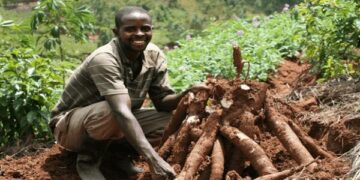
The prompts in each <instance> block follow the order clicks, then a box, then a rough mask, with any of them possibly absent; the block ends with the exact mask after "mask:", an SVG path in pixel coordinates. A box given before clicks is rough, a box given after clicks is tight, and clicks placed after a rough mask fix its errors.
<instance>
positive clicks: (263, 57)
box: [167, 13, 302, 90]
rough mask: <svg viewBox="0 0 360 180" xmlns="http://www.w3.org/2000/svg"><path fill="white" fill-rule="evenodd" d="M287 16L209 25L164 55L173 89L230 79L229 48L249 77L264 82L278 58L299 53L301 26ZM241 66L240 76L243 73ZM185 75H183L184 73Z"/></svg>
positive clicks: (233, 71)
mask: <svg viewBox="0 0 360 180" xmlns="http://www.w3.org/2000/svg"><path fill="white" fill-rule="evenodd" d="M292 16H293V15H292V14H291V13H281V14H274V15H272V16H270V17H264V18H254V19H253V20H252V22H249V21H246V20H243V19H238V20H230V21H227V22H225V23H220V24H213V25H212V26H210V27H209V28H207V29H206V30H204V32H203V34H202V36H198V37H195V38H192V39H188V40H182V41H180V42H179V45H180V47H181V48H178V49H175V50H172V51H169V52H168V53H167V56H168V59H169V60H168V63H169V74H170V77H171V82H172V84H173V86H174V88H175V89H176V90H182V89H184V88H186V87H187V86H189V85H190V84H194V83H195V82H199V81H202V80H203V79H204V78H205V77H206V75H208V74H210V75H213V76H223V77H225V78H233V77H234V76H235V69H234V67H233V62H232V46H233V44H238V45H239V46H240V47H241V52H242V57H243V59H244V60H246V61H247V62H249V63H250V71H249V78H250V79H259V80H266V79H267V74H268V72H269V71H274V70H275V68H276V66H277V65H278V63H279V62H280V60H281V58H282V57H284V56H293V55H294V54H295V52H296V51H297V50H299V47H300V45H299V41H300V40H299V39H300V36H298V35H296V34H298V32H300V31H301V29H302V26H301V25H298V24H297V23H296V22H295V21H293V20H292ZM247 69H248V66H247V65H245V67H244V70H243V74H242V77H245V76H246V74H247ZM184 72H186V73H184Z"/></svg>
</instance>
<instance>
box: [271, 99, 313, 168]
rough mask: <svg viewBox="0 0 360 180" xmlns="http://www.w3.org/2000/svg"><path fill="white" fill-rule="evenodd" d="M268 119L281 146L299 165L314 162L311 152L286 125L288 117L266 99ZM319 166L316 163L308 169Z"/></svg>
mask: <svg viewBox="0 0 360 180" xmlns="http://www.w3.org/2000/svg"><path fill="white" fill-rule="evenodd" d="M265 110H266V117H267V118H266V119H267V121H268V124H269V127H270V129H271V130H272V132H273V133H274V134H275V135H276V136H277V138H278V139H279V140H280V142H281V144H282V145H283V146H284V147H285V149H286V150H287V151H288V152H289V153H290V155H291V156H292V157H293V158H294V159H295V161H296V162H297V163H298V164H307V163H309V162H311V161H313V160H314V158H313V157H312V156H311V154H310V152H309V151H308V150H307V149H306V148H305V147H304V145H303V144H302V143H301V141H300V139H299V138H298V136H297V135H296V134H295V133H294V131H293V130H292V129H291V128H290V126H289V125H288V124H287V123H286V122H288V119H287V117H286V116H284V115H282V114H280V113H279V112H277V111H276V110H275V109H274V108H273V107H272V106H271V105H270V99H268V98H267V99H266V104H265ZM316 166H317V164H316V163H313V164H311V165H309V167H308V169H309V170H310V171H313V170H314V168H315V167H316Z"/></svg>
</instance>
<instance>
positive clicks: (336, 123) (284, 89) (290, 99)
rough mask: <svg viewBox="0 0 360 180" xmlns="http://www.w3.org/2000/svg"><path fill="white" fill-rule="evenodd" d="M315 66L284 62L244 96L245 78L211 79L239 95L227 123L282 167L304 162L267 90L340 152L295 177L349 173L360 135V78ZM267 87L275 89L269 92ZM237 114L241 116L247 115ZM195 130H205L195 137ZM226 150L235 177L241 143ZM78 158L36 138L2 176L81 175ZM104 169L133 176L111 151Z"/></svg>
mask: <svg viewBox="0 0 360 180" xmlns="http://www.w3.org/2000/svg"><path fill="white" fill-rule="evenodd" d="M309 68H310V66H309V65H307V64H301V63H299V62H293V61H283V63H282V64H281V65H280V66H279V68H278V71H277V73H275V74H274V75H273V76H272V77H271V78H270V79H269V81H268V82H267V85H266V84H265V83H257V82H253V81H248V82H247V85H248V86H249V87H250V88H251V89H256V91H251V93H248V94H247V96H243V95H244V92H242V90H241V88H240V90H239V88H236V87H239V86H240V84H241V83H243V81H239V80H232V81H228V80H223V79H216V80H215V79H213V80H210V83H209V84H212V85H214V86H215V88H214V89H215V91H216V92H215V93H214V97H213V98H214V99H215V100H217V101H221V99H223V98H224V97H226V98H225V99H233V100H234V101H233V104H232V105H231V106H230V108H228V109H226V110H225V111H224V112H223V124H228V125H232V126H237V127H239V129H240V130H241V131H243V132H244V133H245V134H246V135H248V136H249V137H250V138H252V139H253V140H254V141H255V142H257V143H258V144H259V145H260V146H261V147H262V148H263V150H264V151H265V153H266V155H267V156H268V157H269V158H270V160H271V161H272V163H273V164H274V166H275V168H276V169H277V170H278V171H282V170H286V169H290V168H296V167H299V165H298V164H297V162H296V161H295V160H294V159H293V158H292V157H291V155H290V154H289V152H288V151H287V150H286V149H285V148H284V147H283V145H282V144H281V142H280V141H279V140H278V138H276V136H275V135H274V134H273V132H271V131H269V128H268V127H267V124H266V123H265V122H264V118H265V115H264V110H263V105H262V104H263V101H264V99H265V95H266V94H267V96H271V98H272V99H273V107H274V108H275V109H276V110H277V111H278V112H279V113H281V114H282V115H284V116H285V117H287V118H288V119H291V120H292V121H294V122H295V123H297V124H298V125H300V126H301V128H302V129H303V130H304V131H305V132H306V133H307V134H309V135H310V136H311V137H312V138H313V139H314V140H315V141H316V142H317V143H318V144H320V145H321V146H322V147H323V148H324V149H325V150H328V151H330V152H331V153H333V154H334V155H335V156H337V157H338V158H335V159H332V160H329V159H319V160H317V164H318V166H317V168H316V169H315V170H314V171H313V172H310V171H308V170H307V169H306V168H303V169H302V170H301V171H299V172H297V173H295V174H293V175H292V176H291V177H290V178H296V179H299V178H305V179H306V178H308V179H336V178H344V177H345V176H346V173H347V172H349V170H350V165H349V162H348V161H347V160H346V159H342V158H341V157H340V156H341V155H342V154H343V153H344V152H346V151H348V150H350V149H351V148H352V147H354V146H355V143H356V142H359V140H360V135H359V134H360V123H359V122H360V113H359V112H360V103H359V102H360V83H359V82H358V81H356V80H355V79H352V78H349V77H343V78H338V79H334V80H332V81H329V82H327V83H323V84H317V83H316V78H315V77H314V76H311V75H309ZM212 81H216V82H212ZM208 82H209V81H208ZM265 86H266V87H265ZM267 86H269V89H268V90H267V93H265V91H266V88H267ZM245 89H246V88H245ZM264 89H265V90H264ZM253 92H264V93H253ZM223 103H225V104H226V103H227V102H223ZM245 104H246V105H245ZM236 115H241V118H239V117H238V116H236ZM200 119H206V115H202V116H200ZM239 119H241V121H240V120H239ZM203 126H204V123H202V124H201V123H200V124H197V125H195V126H192V130H196V131H192V130H191V132H189V134H190V137H189V138H190V139H191V141H189V142H187V145H188V149H187V151H188V152H190V150H191V149H193V148H194V146H196V145H195V142H196V140H197V139H199V138H200V139H201V137H200V135H201V131H202V129H203V128H204V127H203ZM195 134H199V135H197V137H195V138H194V137H193V136H196V135H195ZM224 139H225V138H224ZM224 149H225V150H224V151H225V165H224V166H225V170H226V171H225V172H224V176H223V177H225V174H226V172H227V170H229V172H231V173H228V176H229V177H230V176H231V177H235V176H237V174H236V173H237V171H236V170H232V169H231V165H230V164H231V163H230V160H231V159H232V158H233V157H235V156H236V153H233V152H234V149H235V147H234V146H233V145H232V144H231V143H229V142H226V141H224ZM75 158H76V154H74V153H71V152H67V151H64V150H62V148H61V147H59V146H58V145H57V144H50V145H46V146H44V145H43V144H39V143H33V144H30V145H28V146H26V147H24V148H22V149H19V148H18V149H17V150H16V151H15V152H8V155H7V156H5V157H4V158H2V159H1V160H0V179H70V180H72V179H76V180H77V179H80V178H79V176H78V175H77V173H76V168H75ZM115 161H116V160H115ZM135 161H136V164H137V165H138V166H139V167H142V168H144V169H145V171H146V173H143V174H140V175H138V176H137V177H136V176H134V177H129V178H130V179H150V176H151V174H150V173H149V167H148V165H147V163H146V162H145V161H144V160H143V159H142V158H141V157H137V158H136V159H135ZM242 161H243V162H244V166H243V167H241V169H243V171H242V172H241V173H240V175H241V176H242V177H251V178H256V177H258V176H259V175H258V174H257V173H256V171H255V170H254V169H253V167H252V166H251V165H250V164H249V162H248V161H247V160H246V159H245V160H244V159H243V160H242ZM183 163H184V162H183ZM185 164H186V162H185ZM210 164H211V159H210V157H209V156H206V157H205V158H204V160H203V163H202V164H200V165H199V166H200V169H202V170H199V171H198V172H197V173H198V174H197V175H196V177H198V178H199V179H208V177H209V171H210V168H209V167H210ZM172 165H173V167H174V168H175V169H178V171H177V172H180V171H181V167H183V165H184V164H182V163H181V164H180V165H176V164H172ZM101 169H102V171H103V172H104V175H105V176H106V178H107V179H127V178H128V177H127V176H126V174H125V173H123V172H121V171H119V170H118V169H117V168H115V166H114V159H113V158H111V156H109V157H108V158H105V159H104V161H103V164H102V165H101ZM230 170H232V171H230ZM204 177H206V178H204Z"/></svg>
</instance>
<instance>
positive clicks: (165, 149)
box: [158, 134, 175, 159]
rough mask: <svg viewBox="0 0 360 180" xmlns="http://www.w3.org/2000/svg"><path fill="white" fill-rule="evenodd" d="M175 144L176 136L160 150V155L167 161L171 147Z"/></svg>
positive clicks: (168, 140) (172, 136)
mask: <svg viewBox="0 0 360 180" xmlns="http://www.w3.org/2000/svg"><path fill="white" fill-rule="evenodd" d="M174 144H175V134H173V135H171V136H170V137H169V138H168V139H167V140H166V141H165V143H164V144H163V145H162V146H161V148H160V149H159V150H158V154H159V155H160V156H161V157H162V158H163V159H166V158H167V157H168V156H169V155H170V151H171V147H172V146H173V145H174Z"/></svg>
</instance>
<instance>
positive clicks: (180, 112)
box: [160, 94, 189, 146]
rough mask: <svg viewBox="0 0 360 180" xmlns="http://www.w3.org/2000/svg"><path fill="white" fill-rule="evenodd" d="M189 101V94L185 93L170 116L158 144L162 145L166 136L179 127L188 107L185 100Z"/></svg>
mask: <svg viewBox="0 0 360 180" xmlns="http://www.w3.org/2000/svg"><path fill="white" fill-rule="evenodd" d="M188 101H189V94H187V95H185V96H184V97H183V98H181V100H180V102H179V104H178V106H177V108H176V110H175V112H174V114H173V115H172V117H171V120H170V122H169V124H168V126H167V127H166V128H165V131H164V134H163V137H162V139H161V142H160V146H162V145H163V144H164V143H165V141H166V140H167V138H168V137H169V136H170V135H171V134H173V133H174V132H175V131H177V129H178V128H179V127H180V125H181V123H182V121H183V120H184V119H185V117H186V110H187V108H188V104H187V102H188Z"/></svg>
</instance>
